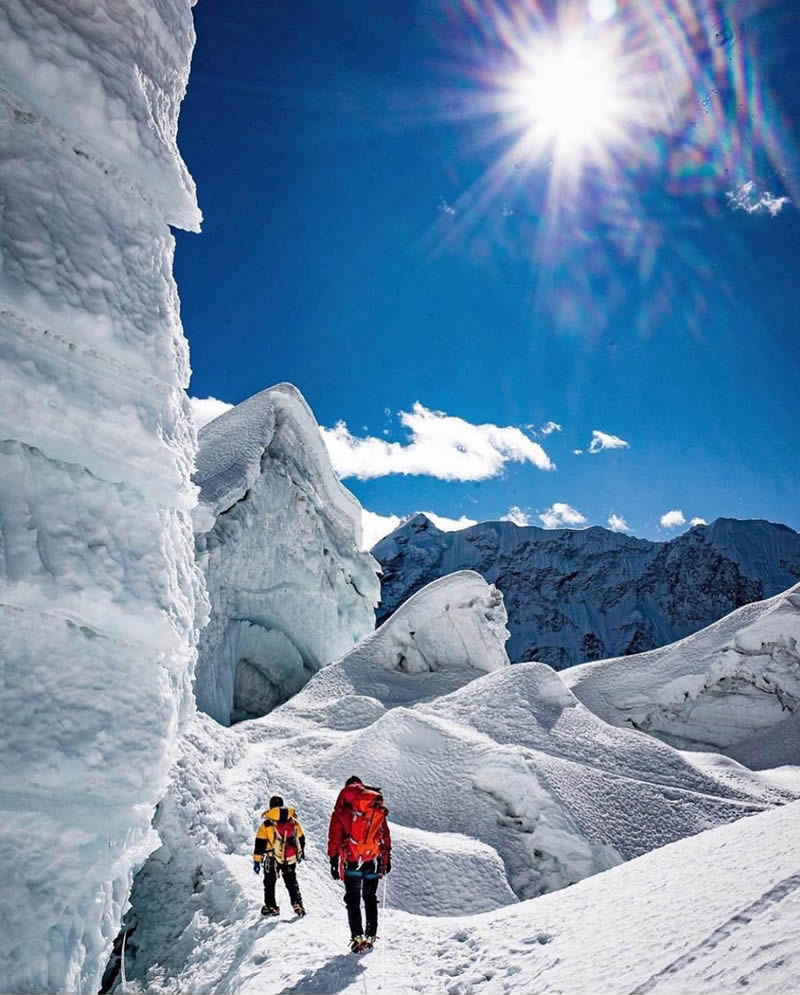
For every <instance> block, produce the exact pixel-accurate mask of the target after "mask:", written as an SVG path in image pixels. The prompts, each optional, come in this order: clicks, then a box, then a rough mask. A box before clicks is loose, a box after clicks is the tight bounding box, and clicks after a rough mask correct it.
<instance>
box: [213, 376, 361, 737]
mask: <svg viewBox="0 0 800 995" xmlns="http://www.w3.org/2000/svg"><path fill="white" fill-rule="evenodd" d="M195 481H196V483H197V484H199V486H200V503H199V505H198V507H197V508H196V509H195V513H194V520H195V532H196V547H197V559H198V563H199V564H200V566H201V567H202V569H203V572H204V573H205V576H206V581H207V584H208V591H209V597H210V600H211V620H210V622H209V624H208V626H207V627H206V629H205V630H204V631H203V632H202V634H201V637H200V646H199V659H198V665H197V685H196V694H197V703H198V707H199V708H201V709H202V710H203V711H205V712H208V714H209V715H212V716H213V717H214V718H215V719H216V720H217V721H218V722H221V723H223V724H227V723H228V722H230V721H231V719H232V718H233V719H238V718H244V717H247V716H253V715H263V714H264V713H265V712H267V711H269V710H270V709H271V708H273V707H274V706H275V705H278V704H280V703H281V702H282V701H285V700H286V699H287V698H288V697H290V696H291V695H292V694H294V693H295V692H296V691H298V690H299V689H300V688H301V687H302V686H303V685H304V684H305V683H306V681H307V680H308V679H309V678H310V677H311V675H312V674H314V673H315V672H316V671H317V670H319V669H320V667H322V666H324V665H325V664H327V663H330V662H331V661H332V660H335V659H337V658H338V657H340V656H342V655H343V654H344V653H346V652H347V651H348V650H349V649H351V648H352V647H353V646H354V645H355V644H356V643H357V642H358V641H359V639H361V638H362V637H363V636H365V635H367V633H369V632H371V631H373V629H374V625H375V605H376V603H377V600H378V590H379V588H378V578H377V575H376V571H377V564H376V563H375V561H374V560H373V559H372V557H371V556H370V555H369V553H362V552H361V551H360V544H361V506H360V505H359V503H358V501H357V500H356V498H355V497H354V496H353V495H352V494H351V493H350V492H349V491H348V490H347V489H346V488H345V487H343V486H342V484H340V483H339V481H338V479H337V478H336V476H335V474H334V472H333V469H332V467H331V464H330V460H329V458H328V454H327V451H326V449H325V445H324V443H323V441H322V438H321V436H320V434H319V428H318V426H317V423H316V421H315V419H314V416H313V414H312V413H311V409H310V408H309V407H308V405H307V404H306V402H305V400H304V399H303V397H302V395H301V394H300V392H299V391H298V390H297V388H296V387H293V386H292V385H291V384H278V385H277V386H276V387H271V388H269V389H268V390H263V391H261V392H260V393H259V394H255V395H254V396H253V397H250V398H248V399H247V400H246V401H243V402H242V403H241V404H238V405H236V407H234V408H232V409H231V410H230V411H227V412H225V414H222V415H220V417H219V418H216V419H214V421H212V422H209V424H208V425H206V426H205V427H204V428H203V429H201V431H200V434H199V452H198V456H197V472H196V474H195Z"/></svg>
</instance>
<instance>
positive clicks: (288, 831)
mask: <svg viewBox="0 0 800 995" xmlns="http://www.w3.org/2000/svg"><path fill="white" fill-rule="evenodd" d="M261 819H262V822H261V825H260V826H259V827H258V831H257V832H256V842H255V846H254V848H253V861H254V862H255V863H256V864H259V863H261V862H262V861H264V860H267V859H273V860H275V862H276V863H278V864H296V863H297V861H298V860H302V859H303V855H304V852H305V848H306V837H305V834H304V833H303V827H302V826H301V825H300V820H299V819H298V818H297V813H296V812H295V810H294V809H293V808H290V807H288V806H284V807H283V808H278V807H277V806H276V807H275V808H269V809H267V810H266V812H262V813H261Z"/></svg>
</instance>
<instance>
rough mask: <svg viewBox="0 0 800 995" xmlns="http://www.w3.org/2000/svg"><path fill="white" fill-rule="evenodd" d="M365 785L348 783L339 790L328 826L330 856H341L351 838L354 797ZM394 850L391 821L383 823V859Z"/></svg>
mask: <svg viewBox="0 0 800 995" xmlns="http://www.w3.org/2000/svg"><path fill="white" fill-rule="evenodd" d="M363 787H364V785H363V784H348V785H347V787H345V788H342V790H341V791H340V792H339V797H338V798H337V799H336V804H335V805H334V806H333V812H332V813H331V823H330V826H328V856H329V857H339V856H341V855H342V850H343V849H344V845H345V843H346V842H347V840H348V839H349V838H350V825H351V823H352V821H353V814H352V812H353V798H355V796H356V795H357V794H358V793H359V792H360V791H361V789H362V788H363ZM391 852H392V835H391V833H390V832H389V823H388V821H387V822H384V824H383V839H382V840H381V860H385V859H386V857H388V856H390V855H391Z"/></svg>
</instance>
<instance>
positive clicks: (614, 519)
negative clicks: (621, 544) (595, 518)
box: [608, 515, 631, 532]
mask: <svg viewBox="0 0 800 995" xmlns="http://www.w3.org/2000/svg"><path fill="white" fill-rule="evenodd" d="M608 527H609V528H610V529H611V531H612V532H630V530H631V527H630V525H628V523H627V522H626V521H625V519H624V518H623V517H622V516H621V515H609V516H608Z"/></svg>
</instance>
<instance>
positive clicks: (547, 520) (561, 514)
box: [539, 501, 586, 529]
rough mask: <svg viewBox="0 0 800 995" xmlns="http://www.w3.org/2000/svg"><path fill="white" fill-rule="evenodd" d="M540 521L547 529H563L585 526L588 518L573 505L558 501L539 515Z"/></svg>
mask: <svg viewBox="0 0 800 995" xmlns="http://www.w3.org/2000/svg"><path fill="white" fill-rule="evenodd" d="M539 521H540V522H541V523H542V525H544V527H545V528H546V529H563V528H565V527H567V526H570V525H585V524H586V516H585V515H582V514H581V513H580V512H579V511H578V510H577V509H575V508H573V507H572V506H571V505H568V504H565V503H564V502H563V501H556V502H555V504H552V505H551V506H550V507H549V508H548V509H547V511H543V512H542V513H541V515H539Z"/></svg>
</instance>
